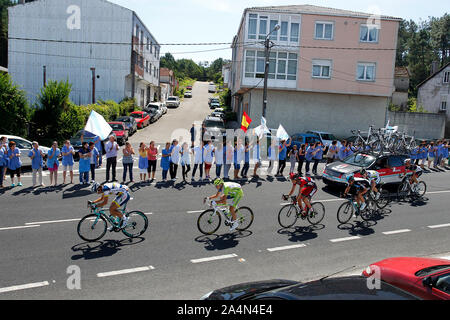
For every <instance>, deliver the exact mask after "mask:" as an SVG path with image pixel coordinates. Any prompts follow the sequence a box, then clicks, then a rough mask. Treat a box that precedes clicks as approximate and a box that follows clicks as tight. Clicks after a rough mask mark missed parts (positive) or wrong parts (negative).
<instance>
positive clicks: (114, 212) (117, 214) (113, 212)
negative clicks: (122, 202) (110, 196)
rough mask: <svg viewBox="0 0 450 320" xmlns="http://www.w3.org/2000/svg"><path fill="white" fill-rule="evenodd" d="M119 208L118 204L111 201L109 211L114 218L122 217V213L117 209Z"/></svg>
mask: <svg viewBox="0 0 450 320" xmlns="http://www.w3.org/2000/svg"><path fill="white" fill-rule="evenodd" d="M119 208H120V206H119V204H118V203H117V202H116V201H113V202H112V203H111V206H110V207H109V213H110V214H111V215H112V216H114V217H116V218H121V219H122V217H123V214H122V213H121V212H120V211H119V210H118V209H119Z"/></svg>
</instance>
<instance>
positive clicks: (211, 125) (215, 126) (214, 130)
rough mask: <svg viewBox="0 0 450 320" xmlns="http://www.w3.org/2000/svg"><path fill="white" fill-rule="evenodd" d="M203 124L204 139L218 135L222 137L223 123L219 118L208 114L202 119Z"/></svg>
mask: <svg viewBox="0 0 450 320" xmlns="http://www.w3.org/2000/svg"><path fill="white" fill-rule="evenodd" d="M203 124H204V125H205V128H206V133H205V136H206V140H208V139H209V138H211V139H216V138H218V137H222V136H223V135H224V134H225V132H226V129H225V123H224V122H223V120H222V119H221V118H218V117H211V116H209V117H206V119H205V120H203Z"/></svg>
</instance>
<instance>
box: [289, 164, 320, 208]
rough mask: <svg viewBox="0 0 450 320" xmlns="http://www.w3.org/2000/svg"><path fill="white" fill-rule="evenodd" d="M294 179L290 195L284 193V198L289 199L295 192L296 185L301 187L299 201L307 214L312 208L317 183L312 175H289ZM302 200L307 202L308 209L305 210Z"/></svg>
mask: <svg viewBox="0 0 450 320" xmlns="http://www.w3.org/2000/svg"><path fill="white" fill-rule="evenodd" d="M289 177H290V178H291V181H292V189H291V191H290V192H289V194H288V195H283V199H284V200H288V199H289V197H290V196H291V195H292V194H293V193H294V191H295V188H296V186H299V187H300V190H299V193H298V196H297V203H298V205H299V207H300V209H301V210H302V215H307V214H308V212H309V210H310V209H311V198H312V197H313V196H314V195H315V194H316V192H317V185H316V183H315V182H314V180H313V179H311V178H310V177H302V176H300V175H299V174H295V173H293V172H292V173H291V174H290V175H289ZM302 201H303V202H304V203H305V206H306V210H303V206H302Z"/></svg>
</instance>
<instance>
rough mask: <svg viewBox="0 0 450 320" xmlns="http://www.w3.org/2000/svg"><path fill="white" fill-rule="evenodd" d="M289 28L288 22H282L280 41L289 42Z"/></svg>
mask: <svg viewBox="0 0 450 320" xmlns="http://www.w3.org/2000/svg"><path fill="white" fill-rule="evenodd" d="M288 27H289V23H288V22H286V21H282V22H281V29H280V41H288Z"/></svg>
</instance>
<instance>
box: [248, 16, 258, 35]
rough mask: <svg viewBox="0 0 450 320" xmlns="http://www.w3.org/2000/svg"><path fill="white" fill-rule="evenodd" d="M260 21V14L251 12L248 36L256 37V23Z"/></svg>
mask: <svg viewBox="0 0 450 320" xmlns="http://www.w3.org/2000/svg"><path fill="white" fill-rule="evenodd" d="M257 23H258V15H257V14H250V15H249V19H248V38H249V39H256V25H257Z"/></svg>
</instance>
